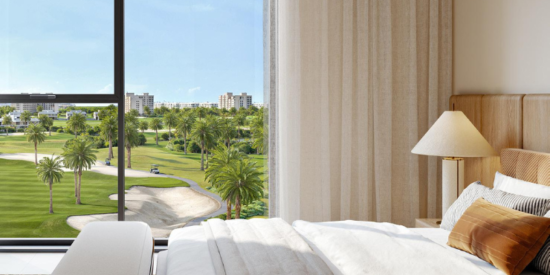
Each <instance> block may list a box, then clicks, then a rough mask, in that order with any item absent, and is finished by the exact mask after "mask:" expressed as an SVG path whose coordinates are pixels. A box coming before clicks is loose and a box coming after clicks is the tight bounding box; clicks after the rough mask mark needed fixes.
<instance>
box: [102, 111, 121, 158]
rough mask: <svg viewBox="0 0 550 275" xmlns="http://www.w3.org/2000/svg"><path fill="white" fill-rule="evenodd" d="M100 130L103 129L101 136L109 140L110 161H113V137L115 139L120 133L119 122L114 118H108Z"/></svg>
mask: <svg viewBox="0 0 550 275" xmlns="http://www.w3.org/2000/svg"><path fill="white" fill-rule="evenodd" d="M99 128H100V129H101V134H102V135H103V137H104V138H106V139H107V140H109V159H112V158H113V137H115V136H116V135H117V132H118V120H117V119H116V118H115V117H113V116H108V117H106V118H105V119H103V120H102V121H101V124H99Z"/></svg>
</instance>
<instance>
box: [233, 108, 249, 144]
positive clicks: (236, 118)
mask: <svg viewBox="0 0 550 275" xmlns="http://www.w3.org/2000/svg"><path fill="white" fill-rule="evenodd" d="M233 119H234V121H235V124H237V137H238V138H240V137H241V133H240V132H241V126H243V125H244V124H245V122H246V115H245V114H243V113H239V114H238V115H236V116H234V117H233Z"/></svg>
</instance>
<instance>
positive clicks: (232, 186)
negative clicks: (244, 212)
mask: <svg viewBox="0 0 550 275" xmlns="http://www.w3.org/2000/svg"><path fill="white" fill-rule="evenodd" d="M261 175H262V172H260V169H259V166H257V165H256V163H255V162H252V161H250V160H249V159H248V158H243V159H240V160H236V161H232V162H231V163H230V164H229V165H228V167H227V170H226V172H225V173H223V174H222V175H220V177H219V178H218V180H219V181H220V182H221V186H220V188H219V189H218V192H219V194H220V197H221V198H222V199H223V200H231V201H233V202H235V219H239V218H240V217H241V206H242V205H243V204H244V205H246V204H250V203H252V201H255V200H260V199H261V198H262V197H263V194H264V190H263V183H264V182H263V180H262V179H261V178H260V177H261Z"/></svg>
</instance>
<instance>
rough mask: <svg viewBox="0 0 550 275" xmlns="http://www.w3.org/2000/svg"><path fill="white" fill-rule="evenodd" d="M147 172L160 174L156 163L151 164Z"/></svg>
mask: <svg viewBox="0 0 550 275" xmlns="http://www.w3.org/2000/svg"><path fill="white" fill-rule="evenodd" d="M149 173H153V174H160V171H159V166H158V165H156V164H151V170H150V171H149Z"/></svg>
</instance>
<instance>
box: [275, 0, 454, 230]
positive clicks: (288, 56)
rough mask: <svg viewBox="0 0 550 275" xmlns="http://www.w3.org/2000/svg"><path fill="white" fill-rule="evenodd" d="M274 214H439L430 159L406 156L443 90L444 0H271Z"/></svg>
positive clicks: (401, 220)
mask: <svg viewBox="0 0 550 275" xmlns="http://www.w3.org/2000/svg"><path fill="white" fill-rule="evenodd" d="M277 9H278V23H277V27H278V34H277V37H278V57H277V60H278V81H277V84H278V88H277V89H278V98H277V100H278V106H277V113H278V114H277V119H278V125H279V126H278V131H279V132H278V133H277V135H278V158H279V160H278V184H279V186H278V192H279V194H278V197H277V207H278V210H279V215H280V216H281V217H283V218H284V219H286V220H288V221H293V220H296V219H305V220H310V221H328V220H345V219H355V220H374V221H387V222H394V223H398V224H403V225H406V226H412V225H414V219H415V218H419V217H434V218H435V217H440V216H441V213H440V212H441V195H440V194H441V187H440V178H441V172H440V169H441V168H440V160H439V159H437V158H427V157H424V156H416V155H413V154H411V153H410V151H411V149H412V148H413V147H414V145H415V144H416V142H417V141H418V140H419V139H420V138H421V137H422V135H423V134H424V133H425V132H426V131H427V130H428V128H429V126H430V125H431V124H432V123H433V122H435V120H436V119H437V118H438V117H439V115H440V114H441V113H442V112H443V111H444V110H446V109H447V106H448V100H449V97H450V95H451V77H452V75H451V70H452V0H440V1H438V0H434V1H429V0H416V1H415V0H395V1H390V0H371V1H368V0H279V2H278V4H277Z"/></svg>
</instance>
